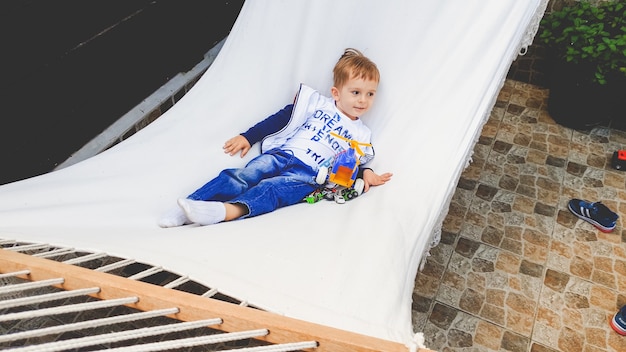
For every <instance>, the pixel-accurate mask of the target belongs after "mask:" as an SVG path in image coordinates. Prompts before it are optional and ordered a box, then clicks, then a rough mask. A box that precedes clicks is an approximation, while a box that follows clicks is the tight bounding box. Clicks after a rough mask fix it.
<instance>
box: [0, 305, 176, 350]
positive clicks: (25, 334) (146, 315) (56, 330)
mask: <svg viewBox="0 0 626 352" xmlns="http://www.w3.org/2000/svg"><path fill="white" fill-rule="evenodd" d="M178 311H179V310H178V308H166V309H158V310H152V311H148V312H139V313H132V314H125V315H116V316H113V317H108V318H100V319H92V320H87V321H81V322H77V323H71V324H63V325H59V326H51V327H48V328H42V329H36V330H29V331H22V332H17V333H13V334H7V335H0V342H7V341H18V340H25V339H29V338H32V337H41V336H46V335H52V334H62V333H66V332H70V331H79V330H84V329H91V328H97V327H101V326H106V325H115V324H122V323H129V322H133V321H138V320H142V319H151V318H155V317H162V316H166V315H169V314H176V313H178Z"/></svg>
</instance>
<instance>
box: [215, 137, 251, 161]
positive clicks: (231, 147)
mask: <svg viewBox="0 0 626 352" xmlns="http://www.w3.org/2000/svg"><path fill="white" fill-rule="evenodd" d="M250 147H251V145H250V142H248V140H247V139H246V137H244V136H242V135H240V134H238V135H236V136H235V137H233V138H231V139H229V140H227V141H226V143H224V146H223V147H222V149H224V153H226V154H230V156H233V155H235V154H237V153H239V152H241V157H242V158H243V157H244V156H246V154H248V151H249V150H250Z"/></svg>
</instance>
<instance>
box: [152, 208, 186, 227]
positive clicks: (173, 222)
mask: <svg viewBox="0 0 626 352" xmlns="http://www.w3.org/2000/svg"><path fill="white" fill-rule="evenodd" d="M157 223H158V225H159V226H161V227H176V226H182V225H185V224H189V223H190V222H189V219H187V215H186V214H185V212H184V211H183V209H182V208H181V207H180V206H178V205H177V206H175V207H172V208H171V209H169V210H168V211H166V212H165V213H164V214H163V215H162V216H161V218H159V221H158V222H157Z"/></svg>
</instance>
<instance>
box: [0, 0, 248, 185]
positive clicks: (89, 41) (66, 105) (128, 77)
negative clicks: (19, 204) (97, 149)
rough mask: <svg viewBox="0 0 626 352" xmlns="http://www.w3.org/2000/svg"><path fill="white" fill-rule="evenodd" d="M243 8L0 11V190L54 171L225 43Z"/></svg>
mask: <svg viewBox="0 0 626 352" xmlns="http://www.w3.org/2000/svg"><path fill="white" fill-rule="evenodd" d="M242 5H243V0H235V1H208V0H206V1H204V0H202V1H201V0H152V1H149V0H89V1H84V0H55V1H50V0H30V1H28V0H3V1H2V2H0V43H2V47H1V51H2V55H0V77H1V79H0V109H1V110H0V184H5V183H8V182H13V181H16V180H20V179H24V178H28V177H31V176H35V175H39V174H42V173H46V172H49V171H51V170H52V169H53V168H54V167H55V166H56V165H58V164H60V163H61V162H63V161H65V159H67V158H68V157H69V156H70V155H71V154H72V153H73V152H75V151H76V150H78V149H79V148H80V147H82V146H83V145H84V144H85V143H87V142H88V141H89V140H91V139H92V138H93V137H95V136H96V135H97V134H99V133H100V132H102V131H103V130H104V129H105V128H106V127H108V126H109V125H110V124H112V123H113V122H114V121H115V120H117V119H118V118H119V117H121V116H122V115H123V114H125V113H126V112H128V110H130V109H131V108H133V107H134V106H135V105H137V104H138V103H139V102H141V101H142V100H143V99H144V98H146V97H147V96H149V95H150V94H151V93H152V92H154V91H155V90H156V89H158V88H159V87H160V86H162V85H163V84H164V83H165V82H167V81H168V80H169V79H170V78H172V77H174V76H175V75H176V74H177V73H178V72H184V71H187V70H189V69H191V68H192V67H193V66H195V64H197V63H198V62H200V61H201V60H202V58H203V55H204V54H205V53H206V52H207V51H208V50H209V49H210V48H211V47H213V46H214V45H215V44H216V43H217V42H219V41H220V40H221V39H223V38H224V37H226V36H227V35H228V32H229V31H230V29H231V28H232V25H233V23H234V21H235V19H236V18H237V15H238V14H239V11H240V10H241V7H242Z"/></svg>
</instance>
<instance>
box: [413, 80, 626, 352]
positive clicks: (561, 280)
mask: <svg viewBox="0 0 626 352" xmlns="http://www.w3.org/2000/svg"><path fill="white" fill-rule="evenodd" d="M547 97H548V90H547V89H545V88H542V87H540V86H536V85H532V84H528V83H522V82H519V81H513V80H507V81H506V83H505V85H504V87H503V89H502V90H501V92H500V94H499V97H498V100H497V103H496V106H495V108H494V110H493V111H492V113H491V116H490V119H489V121H488V122H487V124H486V125H485V127H484V129H483V131H482V135H481V137H480V140H479V142H478V144H477V145H476V146H475V149H474V154H473V162H472V164H471V165H470V166H469V167H468V168H467V169H466V170H465V171H464V172H463V174H462V176H461V179H460V181H459V183H458V185H457V188H456V191H455V194H454V196H453V199H452V203H451V206H450V209H449V212H448V216H447V218H446V220H445V222H444V226H443V234H442V239H441V242H440V244H439V245H438V246H437V247H435V248H433V249H432V251H431V254H432V256H430V257H429V258H428V261H427V264H426V266H425V268H424V270H423V271H421V272H420V273H419V274H418V275H417V277H416V280H415V290H414V306H413V320H414V326H415V331H423V332H424V334H425V338H426V345H427V346H428V347H429V348H431V349H434V350H437V351H439V352H445V351H473V352H474V351H514V352H528V351H532V352H551V351H566V352H599V351H607V352H608V351H626V337H622V336H620V335H618V334H617V333H616V332H614V331H613V330H612V329H611V327H610V326H609V324H608V321H609V319H610V318H612V316H613V315H614V314H615V313H616V312H617V310H618V309H619V308H620V307H621V306H622V305H624V304H626V244H625V242H626V231H624V230H623V228H624V226H623V224H624V220H623V219H622V218H620V219H619V221H618V225H617V227H616V229H615V230H614V231H613V232H612V233H608V234H607V233H603V232H601V231H599V230H597V229H596V228H595V227H593V226H592V225H591V224H589V223H587V222H585V221H583V220H579V219H578V218H576V217H575V216H574V215H572V214H571V213H570V212H569V211H568V210H567V202H568V201H569V200H570V199H572V198H582V199H586V200H590V201H602V202H603V203H605V204H606V205H607V206H608V207H609V208H611V209H612V210H614V211H616V212H617V213H618V214H626V172H625V171H617V170H615V169H613V168H612V167H611V156H612V153H613V152H614V151H616V150H618V149H624V148H626V132H624V131H620V130H613V129H609V128H607V127H597V128H595V129H593V130H591V131H576V130H572V129H569V128H565V127H562V126H560V125H558V124H556V123H555V122H554V121H553V120H552V119H551V118H550V116H549V114H548V112H547V111H546V102H547Z"/></svg>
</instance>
